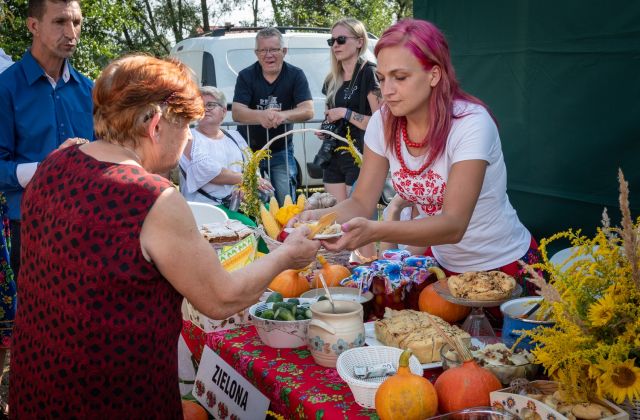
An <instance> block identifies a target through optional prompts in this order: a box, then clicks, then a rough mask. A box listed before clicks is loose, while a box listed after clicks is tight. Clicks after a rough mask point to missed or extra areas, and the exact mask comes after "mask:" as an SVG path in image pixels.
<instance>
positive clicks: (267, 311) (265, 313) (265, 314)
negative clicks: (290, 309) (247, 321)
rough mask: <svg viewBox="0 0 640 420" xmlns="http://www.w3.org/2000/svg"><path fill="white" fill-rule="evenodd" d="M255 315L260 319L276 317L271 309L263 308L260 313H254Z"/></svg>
mask: <svg viewBox="0 0 640 420" xmlns="http://www.w3.org/2000/svg"><path fill="white" fill-rule="evenodd" d="M256 315H257V316H259V317H260V318H262V319H275V318H276V314H275V313H274V312H273V309H265V310H264V311H262V313H261V314H260V315H258V314H256Z"/></svg>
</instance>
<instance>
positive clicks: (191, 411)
mask: <svg viewBox="0 0 640 420" xmlns="http://www.w3.org/2000/svg"><path fill="white" fill-rule="evenodd" d="M182 416H183V417H184V420H209V414H207V411H206V410H205V409H204V408H202V406H201V405H200V404H198V403H197V402H195V401H191V400H182Z"/></svg>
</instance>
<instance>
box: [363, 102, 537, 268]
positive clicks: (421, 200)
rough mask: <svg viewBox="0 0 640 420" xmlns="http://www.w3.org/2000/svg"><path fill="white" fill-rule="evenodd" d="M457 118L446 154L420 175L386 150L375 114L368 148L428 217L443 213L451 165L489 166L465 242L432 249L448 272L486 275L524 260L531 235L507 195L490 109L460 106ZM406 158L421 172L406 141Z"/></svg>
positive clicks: (400, 191) (419, 160) (398, 189)
mask: <svg viewBox="0 0 640 420" xmlns="http://www.w3.org/2000/svg"><path fill="white" fill-rule="evenodd" d="M454 113H455V115H461V114H465V116H464V117H461V118H457V119H454V120H453V122H452V126H451V131H450V132H449V136H448V138H447V145H446V147H445V151H444V153H443V154H442V156H440V157H439V158H438V159H436V160H435V162H434V163H433V164H432V165H431V166H430V167H428V168H427V169H425V170H424V172H423V173H421V174H420V175H417V176H412V175H410V174H409V173H408V172H406V171H405V170H403V169H402V167H401V165H400V162H399V161H398V159H397V158H396V156H395V151H394V150H391V149H387V147H386V145H385V141H384V129H383V121H382V116H381V113H380V111H378V112H376V113H375V114H374V115H373V116H372V117H371V119H370V120H369V124H368V126H367V131H366V134H365V144H366V145H367V146H368V147H369V149H371V150H372V151H373V152H374V153H376V154H378V155H380V156H384V157H385V158H386V159H387V160H388V161H389V168H390V171H391V178H392V181H393V186H394V188H395V190H396V192H397V193H398V194H400V195H401V196H402V197H403V198H404V199H405V200H408V201H411V202H413V203H416V204H417V207H418V211H419V212H420V214H421V215H423V216H425V217H428V216H433V215H436V214H439V213H440V212H441V211H442V205H443V202H444V194H445V192H446V188H447V179H448V177H449V171H450V170H451V166H452V165H453V164H455V163H457V162H461V161H464V160H475V159H481V160H485V161H487V162H488V166H487V170H486V174H485V177H484V182H483V184H482V189H481V191H480V196H479V197H478V202H477V203H476V207H475V209H474V211H473V215H472V216H471V220H470V222H469V226H468V227H467V231H466V232H465V234H464V236H463V237H462V240H461V241H460V242H459V243H457V244H447V245H437V246H433V247H432V250H433V255H434V256H435V257H436V259H437V260H438V262H439V263H440V264H441V265H442V266H443V267H444V268H446V269H447V270H450V271H454V272H465V271H481V270H490V269H494V268H499V267H501V266H503V265H506V264H509V263H511V262H513V261H515V260H517V259H518V258H521V257H523V256H524V254H525V253H526V252H527V250H528V249H529V245H530V242H531V234H530V233H529V231H528V230H527V229H526V228H525V227H524V225H523V224H522V223H521V222H520V220H519V219H518V216H517V214H516V211H515V209H514V208H513V207H512V206H511V203H510V202H509V198H508V196H507V169H506V166H505V163H504V157H503V155H502V147H501V144H500V136H499V134H498V129H497V127H496V125H495V123H494V121H493V120H492V119H491V116H490V115H489V113H488V112H487V110H486V109H485V108H484V107H482V106H480V105H476V104H472V103H469V102H465V101H456V103H455V104H454ZM401 153H402V157H403V159H404V162H405V164H406V166H407V168H408V169H409V170H413V171H415V170H418V169H419V168H420V167H421V166H422V165H423V164H424V158H425V156H417V157H414V156H411V154H409V151H408V150H407V148H406V146H405V144H404V142H402V143H401Z"/></svg>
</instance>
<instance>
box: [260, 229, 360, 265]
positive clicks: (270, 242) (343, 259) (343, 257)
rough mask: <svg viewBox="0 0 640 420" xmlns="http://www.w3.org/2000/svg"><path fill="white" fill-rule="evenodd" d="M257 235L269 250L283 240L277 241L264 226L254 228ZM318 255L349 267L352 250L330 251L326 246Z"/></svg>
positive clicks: (280, 243)
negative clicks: (268, 233)
mask: <svg viewBox="0 0 640 420" xmlns="http://www.w3.org/2000/svg"><path fill="white" fill-rule="evenodd" d="M253 229H254V232H255V234H256V235H259V236H260V237H262V239H264V242H265V243H266V244H267V248H269V251H274V250H276V249H277V248H278V247H279V246H280V245H282V242H280V241H276V240H275V239H273V238H272V237H271V236H269V235H267V233H266V232H265V231H264V228H263V227H262V226H258V227H256V228H253ZM318 255H322V256H323V257H324V258H325V259H326V260H327V261H328V262H329V263H330V264H338V265H343V266H345V267H349V265H350V264H349V257H350V256H351V251H347V250H344V251H340V252H329V251H327V250H326V249H324V248H320V250H319V251H318Z"/></svg>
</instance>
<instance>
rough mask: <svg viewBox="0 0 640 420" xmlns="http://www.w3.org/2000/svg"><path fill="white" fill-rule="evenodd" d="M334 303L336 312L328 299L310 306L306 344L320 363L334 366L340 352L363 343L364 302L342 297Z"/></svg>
mask: <svg viewBox="0 0 640 420" xmlns="http://www.w3.org/2000/svg"><path fill="white" fill-rule="evenodd" d="M334 303H335V313H334V312H333V309H332V307H331V302H329V301H328V300H321V301H320V302H316V303H314V304H313V305H311V322H309V328H308V329H307V345H308V347H309V351H310V352H311V355H312V356H313V359H314V360H315V361H316V363H317V364H319V365H320V366H325V367H332V368H334V367H336V360H337V359H338V356H339V355H340V353H342V352H343V351H345V350H348V349H351V348H354V347H361V346H363V345H364V322H363V310H362V305H361V304H360V303H358V302H348V301H343V300H336V301H334Z"/></svg>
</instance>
